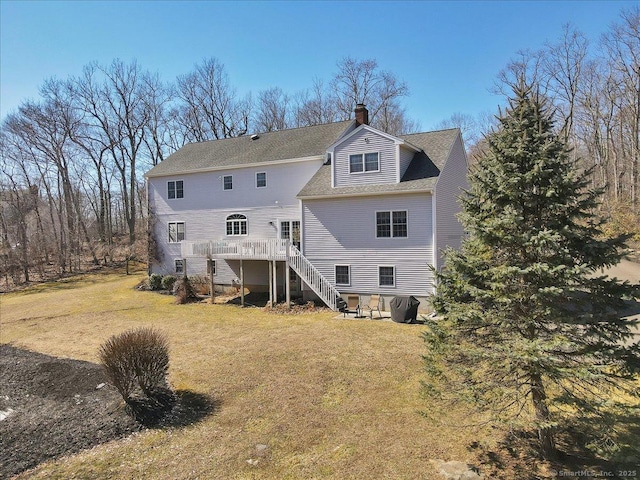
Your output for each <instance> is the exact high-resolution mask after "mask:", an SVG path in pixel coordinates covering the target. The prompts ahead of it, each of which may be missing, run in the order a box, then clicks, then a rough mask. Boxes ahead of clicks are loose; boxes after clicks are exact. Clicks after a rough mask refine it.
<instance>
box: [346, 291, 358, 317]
mask: <svg viewBox="0 0 640 480" xmlns="http://www.w3.org/2000/svg"><path fill="white" fill-rule="evenodd" d="M360 312H361V310H360V297H359V296H358V295H347V304H346V306H345V307H344V308H343V309H342V316H343V317H346V316H347V313H355V314H356V317H359V316H360Z"/></svg>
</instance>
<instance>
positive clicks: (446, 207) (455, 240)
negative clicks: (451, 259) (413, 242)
mask: <svg viewBox="0 0 640 480" xmlns="http://www.w3.org/2000/svg"><path fill="white" fill-rule="evenodd" d="M467 170H468V165H467V156H466V153H465V151H464V146H463V144H462V139H461V137H460V136H458V138H457V140H456V141H455V143H454V144H453V147H452V149H451V153H450V155H449V159H448V161H447V163H446V164H445V166H444V168H443V169H442V171H441V172H440V176H439V178H438V183H437V184H436V194H435V197H436V206H435V208H436V218H437V221H436V248H437V250H436V252H437V258H436V262H437V265H436V266H437V268H440V267H442V264H443V257H442V250H443V249H444V248H446V247H447V246H451V247H453V248H459V247H460V244H461V242H462V238H463V235H464V229H463V227H462V224H461V223H460V221H459V220H458V219H457V217H456V214H457V213H458V212H459V211H460V208H461V207H460V202H459V197H460V195H461V194H462V190H463V189H467V188H468V182H467Z"/></svg>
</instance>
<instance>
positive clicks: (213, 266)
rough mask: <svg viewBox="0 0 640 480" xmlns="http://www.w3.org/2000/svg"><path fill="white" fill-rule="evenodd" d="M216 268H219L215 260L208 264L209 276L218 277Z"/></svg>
mask: <svg viewBox="0 0 640 480" xmlns="http://www.w3.org/2000/svg"><path fill="white" fill-rule="evenodd" d="M216 268H217V266H216V261H215V260H209V261H208V262H207V274H208V275H217V272H216Z"/></svg>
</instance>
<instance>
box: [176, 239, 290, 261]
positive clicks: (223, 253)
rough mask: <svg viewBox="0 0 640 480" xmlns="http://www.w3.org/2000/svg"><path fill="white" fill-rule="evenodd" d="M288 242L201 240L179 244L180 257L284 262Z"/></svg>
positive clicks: (270, 240) (273, 240) (271, 240)
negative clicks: (180, 249)
mask: <svg viewBox="0 0 640 480" xmlns="http://www.w3.org/2000/svg"><path fill="white" fill-rule="evenodd" d="M288 243H289V241H288V240H280V239H275V238H273V239H257V240H202V241H198V240H195V241H187V240H183V241H182V242H181V247H182V256H183V257H184V258H189V257H211V258H216V257H218V258H229V259H243V260H281V261H284V260H286V255H287V244H288Z"/></svg>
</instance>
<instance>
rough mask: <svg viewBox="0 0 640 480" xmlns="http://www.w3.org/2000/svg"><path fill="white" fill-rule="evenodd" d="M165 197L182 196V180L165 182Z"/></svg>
mask: <svg viewBox="0 0 640 480" xmlns="http://www.w3.org/2000/svg"><path fill="white" fill-rule="evenodd" d="M167 197H168V198H169V199H174V198H184V182H183V181H182V180H171V181H169V182H167Z"/></svg>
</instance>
